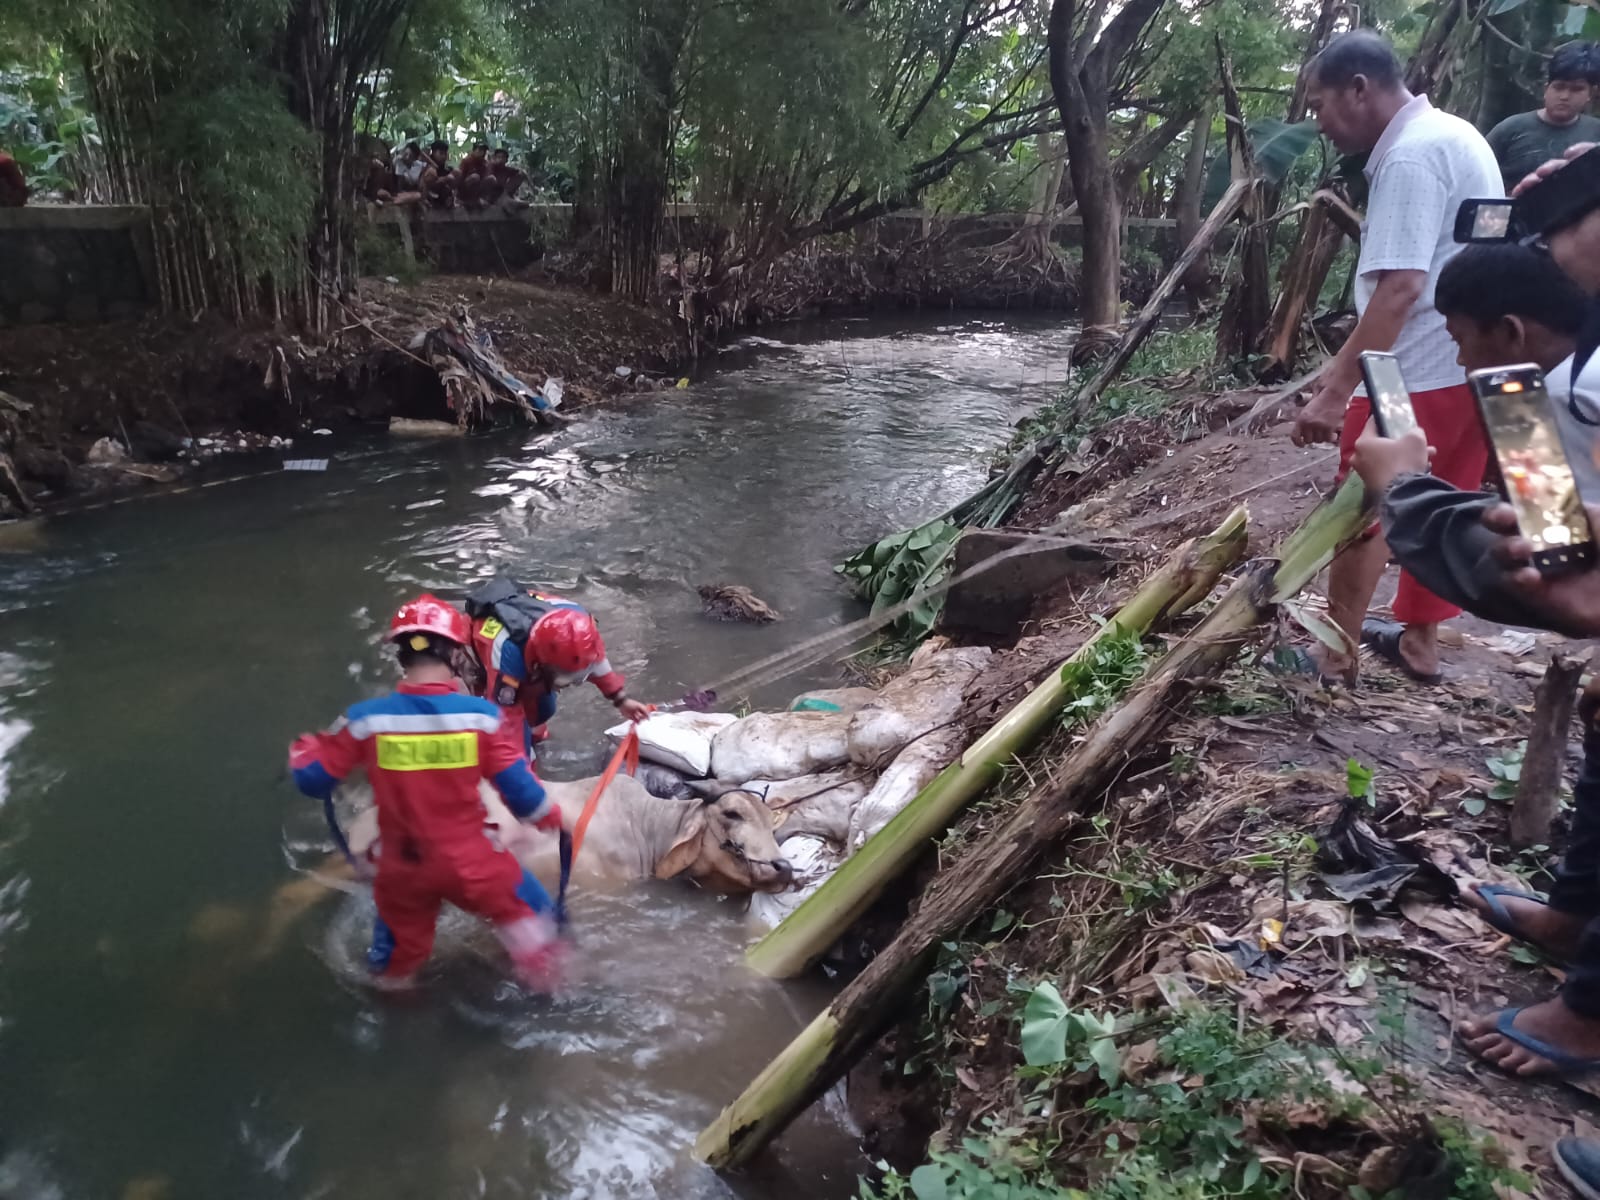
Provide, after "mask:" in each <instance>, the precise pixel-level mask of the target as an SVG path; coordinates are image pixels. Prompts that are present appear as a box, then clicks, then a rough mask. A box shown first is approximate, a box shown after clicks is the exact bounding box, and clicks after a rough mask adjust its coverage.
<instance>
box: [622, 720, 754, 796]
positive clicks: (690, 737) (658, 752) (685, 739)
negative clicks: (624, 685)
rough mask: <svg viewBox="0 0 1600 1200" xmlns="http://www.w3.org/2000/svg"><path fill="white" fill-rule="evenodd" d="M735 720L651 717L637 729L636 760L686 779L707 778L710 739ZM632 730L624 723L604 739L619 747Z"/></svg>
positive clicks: (632, 725)
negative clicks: (670, 770)
mask: <svg viewBox="0 0 1600 1200" xmlns="http://www.w3.org/2000/svg"><path fill="white" fill-rule="evenodd" d="M738 719H739V718H738V717H736V716H734V715H733V714H732V713H702V712H668V713H661V712H658V713H651V714H650V715H649V716H648V717H646V718H645V719H644V720H642V721H640V722H639V724H638V726H637V728H638V730H639V757H640V758H643V759H646V760H648V761H650V762H653V763H660V764H661V765H662V766H664V767H671V768H672V769H673V770H674V771H682V772H683V773H684V774H685V775H687V776H688V777H689V778H690V779H704V778H705V777H706V776H707V775H709V774H711V739H712V738H714V737H716V735H717V731H718V730H720V729H724V728H726V727H727V726H729V725H731V724H733V723H734V722H735V721H737V720H738ZM634 727H635V726H634V724H633V722H631V721H624V722H623V723H622V724H621V725H613V726H612V727H611V728H610V729H608V730H606V736H607V737H608V738H610V739H611V741H612V743H613V744H621V742H622V739H623V738H625V737H627V736H628V730H629V729H632V728H634Z"/></svg>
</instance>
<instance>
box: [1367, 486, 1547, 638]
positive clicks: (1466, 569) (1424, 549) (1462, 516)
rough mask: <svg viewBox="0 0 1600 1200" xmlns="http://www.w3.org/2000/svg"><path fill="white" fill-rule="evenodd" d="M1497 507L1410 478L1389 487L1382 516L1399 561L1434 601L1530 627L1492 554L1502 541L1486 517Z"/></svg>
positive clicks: (1490, 499)
mask: <svg viewBox="0 0 1600 1200" xmlns="http://www.w3.org/2000/svg"><path fill="white" fill-rule="evenodd" d="M1498 503H1500V499H1499V497H1498V496H1492V495H1490V494H1488V493H1487V492H1464V491H1462V490H1461V489H1460V488H1457V487H1453V486H1452V485H1450V484H1448V483H1445V482H1444V481H1443V480H1441V479H1436V478H1434V477H1433V476H1432V475H1418V474H1405V475H1400V476H1398V477H1397V478H1396V479H1395V481H1394V482H1393V483H1391V484H1390V485H1389V490H1388V491H1387V492H1385V493H1384V495H1383V503H1382V504H1381V505H1380V506H1379V511H1378V516H1379V519H1380V520H1381V521H1382V522H1383V533H1384V537H1386V538H1387V539H1388V542H1389V550H1390V552H1391V553H1392V554H1393V555H1394V557H1395V560H1396V561H1397V562H1398V563H1399V564H1400V565H1401V566H1402V567H1404V568H1405V569H1406V570H1407V571H1409V572H1410V573H1411V575H1412V577H1413V578H1415V579H1416V580H1417V582H1418V583H1420V584H1422V586H1423V587H1425V588H1427V589H1428V590H1429V591H1430V592H1432V593H1433V594H1434V595H1435V596H1438V597H1439V598H1440V599H1441V600H1447V601H1449V602H1450V603H1451V604H1457V605H1460V606H1461V607H1462V608H1464V609H1466V610H1467V611H1468V612H1470V613H1472V614H1473V615H1474V616H1478V617H1482V618H1484V619H1485V620H1488V621H1497V622H1499V623H1500V624H1502V625H1527V624H1528V618H1529V616H1530V615H1531V614H1530V613H1529V611H1528V604H1527V601H1526V599H1524V598H1522V597H1520V596H1518V595H1517V594H1515V593H1513V592H1511V591H1509V590H1508V589H1506V588H1505V587H1504V586H1503V583H1502V580H1503V578H1504V571H1503V570H1502V569H1501V567H1500V565H1499V564H1498V563H1497V562H1495V561H1494V558H1493V557H1492V556H1491V554H1490V551H1491V549H1492V548H1493V547H1494V545H1495V542H1496V541H1497V540H1498V539H1497V538H1496V537H1495V535H1494V534H1493V533H1491V532H1490V531H1489V530H1487V529H1485V528H1484V527H1483V514H1484V513H1485V512H1487V511H1488V510H1489V509H1490V508H1493V507H1494V506H1495V505H1496V504H1498Z"/></svg>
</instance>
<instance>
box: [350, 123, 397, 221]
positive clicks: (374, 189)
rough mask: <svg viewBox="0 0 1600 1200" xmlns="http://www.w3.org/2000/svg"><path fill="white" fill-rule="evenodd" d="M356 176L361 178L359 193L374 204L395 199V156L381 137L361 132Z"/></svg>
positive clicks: (358, 142)
mask: <svg viewBox="0 0 1600 1200" xmlns="http://www.w3.org/2000/svg"><path fill="white" fill-rule="evenodd" d="M354 157H355V162H356V177H357V178H358V179H360V181H361V183H360V185H359V188H360V191H359V194H360V196H361V198H362V199H364V200H366V201H368V202H369V203H374V204H387V203H388V202H389V201H391V200H393V199H394V186H395V181H394V156H393V155H392V154H391V153H390V151H389V146H388V144H387V143H386V142H384V141H383V139H381V138H375V137H373V136H371V135H370V134H359V135H357V137H356V145H355V156H354Z"/></svg>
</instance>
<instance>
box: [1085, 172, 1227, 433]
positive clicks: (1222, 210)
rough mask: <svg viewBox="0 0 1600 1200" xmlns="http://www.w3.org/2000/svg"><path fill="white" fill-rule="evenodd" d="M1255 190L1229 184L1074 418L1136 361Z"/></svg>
mask: <svg viewBox="0 0 1600 1200" xmlns="http://www.w3.org/2000/svg"><path fill="white" fill-rule="evenodd" d="M1255 188H1256V181H1255V180H1253V179H1236V180H1234V181H1233V183H1231V184H1229V185H1228V190H1227V191H1226V192H1224V193H1223V194H1222V199H1221V200H1219V201H1217V206H1216V207H1215V208H1213V209H1212V210H1211V215H1210V216H1208V217H1207V218H1206V219H1205V223H1204V224H1203V225H1201V226H1200V231H1199V232H1198V233H1196V234H1195V235H1194V240H1193V241H1191V242H1190V243H1189V244H1188V246H1186V247H1185V248H1184V251H1183V253H1182V254H1180V255H1179V256H1178V261H1177V262H1175V263H1173V264H1172V270H1170V271H1168V272H1167V273H1166V275H1165V276H1164V277H1163V278H1162V280H1161V282H1160V283H1158V284H1156V290H1155V291H1153V292H1151V293H1150V299H1149V300H1147V301H1146V302H1145V306H1144V308H1143V309H1141V310H1140V312H1139V316H1138V317H1137V318H1136V319H1135V320H1134V322H1133V324H1132V325H1130V326H1129V327H1128V332H1127V333H1125V334H1123V335H1122V340H1121V341H1119V342H1118V343H1117V348H1116V349H1115V350H1113V351H1112V352H1111V357H1110V358H1109V359H1107V360H1106V364H1105V366H1103V367H1101V368H1100V373H1099V374H1098V375H1096V376H1095V377H1094V379H1093V380H1092V381H1091V382H1090V384H1089V386H1088V387H1086V388H1084V389H1083V391H1082V392H1080V393H1079V394H1078V395H1077V397H1076V398H1075V399H1074V400H1073V402H1072V418H1071V419H1077V418H1079V417H1082V416H1083V415H1084V414H1085V413H1086V412H1088V411H1089V409H1090V408H1091V407H1093V405H1094V402H1095V401H1096V400H1098V399H1099V398H1100V393H1102V392H1104V391H1105V390H1106V388H1107V387H1109V386H1110V385H1111V383H1112V381H1113V380H1114V379H1116V377H1117V376H1118V375H1120V374H1122V370H1123V368H1124V367H1126V366H1127V365H1128V362H1129V360H1130V359H1132V358H1133V355H1134V351H1136V350H1138V349H1139V347H1140V346H1142V345H1143V344H1144V340H1145V338H1147V337H1149V336H1150V333H1151V331H1152V330H1154V329H1155V327H1156V322H1157V321H1159V320H1160V319H1161V313H1162V310H1163V309H1165V308H1166V306H1167V301H1168V300H1171V299H1172V296H1173V293H1174V292H1176V291H1177V290H1178V287H1179V285H1181V284H1182V283H1183V281H1184V278H1185V277H1186V276H1187V275H1188V273H1189V268H1190V267H1192V266H1194V264H1195V262H1196V261H1197V260H1198V259H1199V258H1200V257H1201V256H1202V255H1203V254H1205V252H1206V251H1207V250H1209V249H1211V243H1212V242H1214V241H1216V240H1217V234H1219V233H1221V232H1222V227H1223V226H1224V225H1226V224H1227V223H1228V222H1229V221H1230V220H1232V219H1233V215H1234V214H1235V213H1236V212H1238V211H1239V209H1240V208H1242V207H1243V206H1244V203H1245V201H1246V200H1247V199H1249V197H1250V194H1251V193H1252V192H1253V191H1254V190H1255Z"/></svg>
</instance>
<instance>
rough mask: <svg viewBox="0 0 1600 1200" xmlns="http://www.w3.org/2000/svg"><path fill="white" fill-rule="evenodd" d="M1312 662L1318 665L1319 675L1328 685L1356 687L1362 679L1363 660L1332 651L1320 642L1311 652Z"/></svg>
mask: <svg viewBox="0 0 1600 1200" xmlns="http://www.w3.org/2000/svg"><path fill="white" fill-rule="evenodd" d="M1309 653H1310V655H1311V661H1312V662H1314V663H1316V664H1317V673H1318V674H1319V675H1321V676H1322V678H1323V679H1324V680H1325V681H1326V682H1328V683H1342V684H1344V685H1345V686H1346V687H1355V685H1356V683H1357V681H1358V680H1359V679H1360V677H1361V660H1360V659H1359V658H1351V657H1350V656H1349V655H1348V654H1340V653H1338V652H1337V651H1334V650H1330V649H1328V647H1326V646H1324V645H1322V643H1320V642H1318V643H1317V644H1315V645H1313V646H1312V647H1311V649H1310V651H1309Z"/></svg>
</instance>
